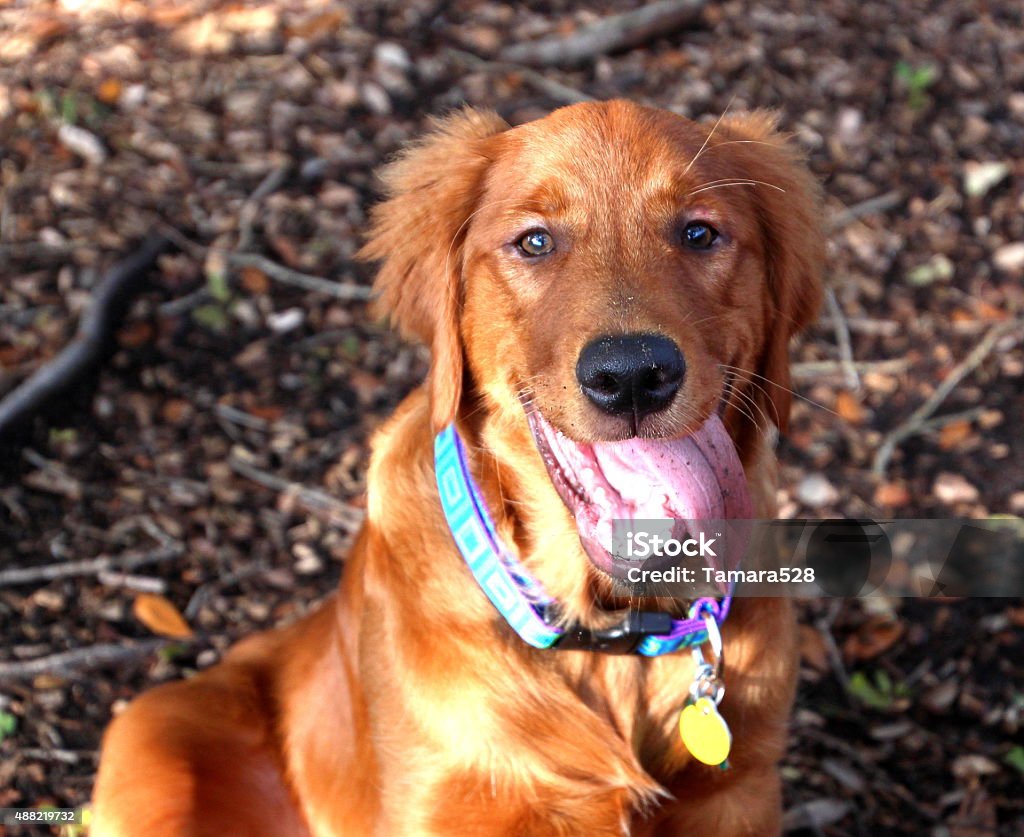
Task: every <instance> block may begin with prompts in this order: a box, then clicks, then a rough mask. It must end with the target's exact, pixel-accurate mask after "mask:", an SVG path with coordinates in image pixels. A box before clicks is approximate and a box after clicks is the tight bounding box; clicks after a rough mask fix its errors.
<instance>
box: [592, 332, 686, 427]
mask: <svg viewBox="0 0 1024 837" xmlns="http://www.w3.org/2000/svg"><path fill="white" fill-rule="evenodd" d="M685 373H686V362H685V361H684V360H683V354H682V352H680V351H679V347H678V346H677V345H676V344H675V342H674V341H672V340H669V339H668V338H667V337H663V336H662V335H660V334H620V335H615V336H612V335H607V336H605V337H598V338H597V339H596V340H591V341H590V342H589V343H587V345H586V346H584V347H583V351H582V352H580V357H579V360H578V361H576V380H577V381H579V382H580V386H581V387H582V388H583V392H584V393H585V394H586V396H587V398H589V399H590V400H591V401H593V402H594V404H596V405H597V406H598V407H600V408H601V409H602V410H604V411H605V412H606V413H611V414H612V415H633V416H636V417H637V418H640V417H642V416H645V415H647V414H648V413H653V412H656V411H658V410H661V409H663V408H665V407H667V406H668V405H669V403H670V402H671V401H672V398H673V396H675V394H676V392H678V390H679V385H680V384H681V383H682V380H683V375H684V374H685Z"/></svg>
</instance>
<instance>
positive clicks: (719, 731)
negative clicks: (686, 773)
mask: <svg viewBox="0 0 1024 837" xmlns="http://www.w3.org/2000/svg"><path fill="white" fill-rule="evenodd" d="M679 734H680V735H681V736H682V738H683V744H685V745H686V749H687V750H689V751H690V753H691V754H692V755H693V757H694V758H695V759H697V761H699V762H703V763H704V764H710V765H713V766H714V765H719V764H721V763H722V762H724V761H725V760H726V759H727V758H728V757H729V748H730V747H731V746H732V733H730V732H729V725H728V724H726V722H725V718H723V717H722V716H721V715H719V714H718V707H717V706H715V702H714V701H713V700H711V698H706V697H702V698H698V699H697V700H696V701H694V702H693V703H691V704H690V705H689V706H687V707H685V708H684V709H683V711H682V712H681V713H680V714H679Z"/></svg>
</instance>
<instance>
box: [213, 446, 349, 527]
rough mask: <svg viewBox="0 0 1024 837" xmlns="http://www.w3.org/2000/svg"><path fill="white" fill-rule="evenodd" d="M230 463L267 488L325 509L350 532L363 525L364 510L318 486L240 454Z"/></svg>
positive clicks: (239, 471) (309, 505) (235, 469)
mask: <svg viewBox="0 0 1024 837" xmlns="http://www.w3.org/2000/svg"><path fill="white" fill-rule="evenodd" d="M228 463H229V464H230V465H231V468H232V470H233V471H235V473H237V474H240V475H241V476H243V477H245V478H246V479H250V480H252V481H253V482H256V483H259V484H260V485H262V486H264V487H265V488H270V489H273V490H274V491H280V492H281V493H283V494H291V495H292V496H294V497H295V498H296V499H297V500H298V501H299V502H300V503H302V504H303V505H304V506H306V507H308V508H310V509H313V510H315V511H324V512H327V513H328V514H330V515H332V516H333V517H334V518H335V520H337V522H338V523H339V524H341V525H342V526H344V527H345V528H346V529H348V530H349V531H350V532H351V531H353V530H355V529H357V528H358V527H359V526H361V525H362V522H363V517H364V516H365V515H364V512H363V510H362V509H358V508H356V507H355V506H352V505H349V504H348V503H345V502H343V501H342V500H339V499H338V498H337V497H332V496H331V495H330V494H328V493H327V492H325V491H320V490H319V489H316V488H309V487H308V486H305V485H302V484H300V483H297V482H292V481H291V480H287V479H285V478H284V477H279V476H277V475H276V474H271V473H269V472H267V471H264V470H262V469H260V468H257V467H256V466H255V465H253V464H251V463H249V462H245V461H244V460H242V459H241V458H239V457H238V456H231V457H229V458H228Z"/></svg>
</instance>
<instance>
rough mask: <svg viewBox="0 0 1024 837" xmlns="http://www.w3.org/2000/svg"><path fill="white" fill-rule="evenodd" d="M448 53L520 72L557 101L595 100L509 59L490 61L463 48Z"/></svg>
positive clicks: (469, 61)
mask: <svg viewBox="0 0 1024 837" xmlns="http://www.w3.org/2000/svg"><path fill="white" fill-rule="evenodd" d="M448 54H449V55H450V56H452V57H453V58H456V59H458V60H461V61H464V62H465V63H467V64H470V65H471V66H473V67H476V68H477V69H480V70H488V71H491V72H499V73H500V72H506V73H518V74H519V76H520V77H521V78H522V79H523V81H525V82H526V83H527V84H529V85H531V86H532V87H534V88H535V89H537V90H539V91H540V92H541V93H543V94H544V95H545V96H548V97H550V98H551V99H552V100H554V101H556V102H562V103H564V104H567V105H574V104H576V103H577V102H593V101H594V97H593V96H588V95H587V94H586V93H584V92H583V91H582V90H577V89H576V88H575V87H570V86H569V85H568V84H563V83H562V82H560V81H557V80H555V79H553V78H548V77H547V76H545V75H543V74H541V73H538V72H537V71H536V70H531V69H530V68H529V67H523V66H521V65H519V64H511V63H509V62H507V61H488V60H487V59H485V58H481V57H480V56H478V55H473V53H471V52H466V51H465V50H461V49H449V50H448Z"/></svg>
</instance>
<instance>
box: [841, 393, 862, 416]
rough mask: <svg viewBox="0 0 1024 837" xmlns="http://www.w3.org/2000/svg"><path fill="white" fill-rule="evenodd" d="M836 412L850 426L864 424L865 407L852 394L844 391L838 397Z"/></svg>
mask: <svg viewBox="0 0 1024 837" xmlns="http://www.w3.org/2000/svg"><path fill="white" fill-rule="evenodd" d="M836 412H837V413H838V414H839V417H840V418H841V419H843V421H847V422H849V423H850V424H863V423H864V405H863V404H861V403H860V399H858V398H857V396H856V395H854V394H853V393H852V392H847V391H846V390H843V391H842V392H840V393H839V395H837V396H836Z"/></svg>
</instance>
